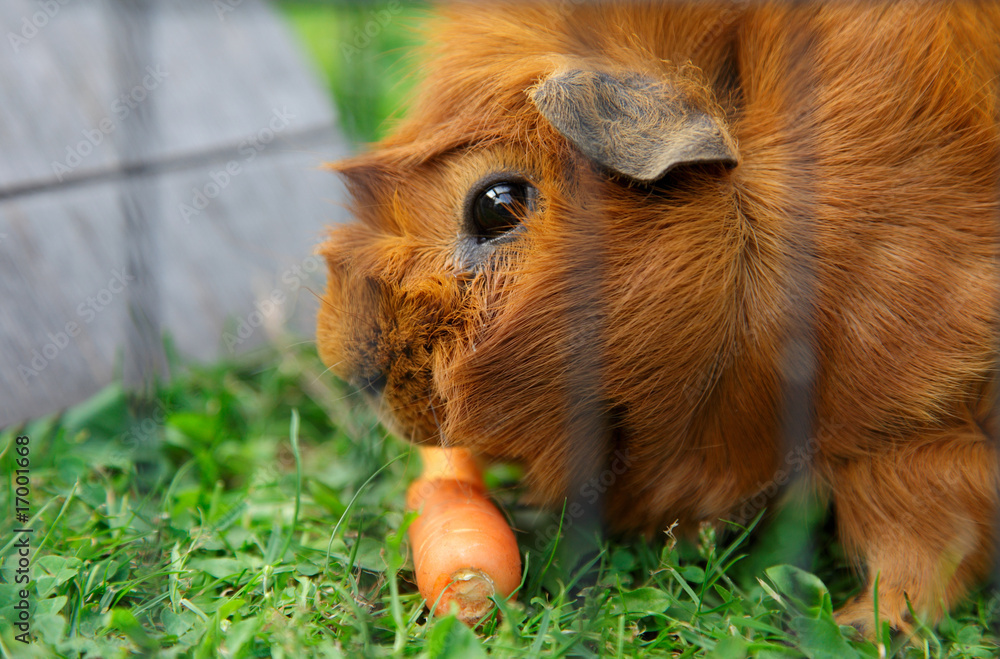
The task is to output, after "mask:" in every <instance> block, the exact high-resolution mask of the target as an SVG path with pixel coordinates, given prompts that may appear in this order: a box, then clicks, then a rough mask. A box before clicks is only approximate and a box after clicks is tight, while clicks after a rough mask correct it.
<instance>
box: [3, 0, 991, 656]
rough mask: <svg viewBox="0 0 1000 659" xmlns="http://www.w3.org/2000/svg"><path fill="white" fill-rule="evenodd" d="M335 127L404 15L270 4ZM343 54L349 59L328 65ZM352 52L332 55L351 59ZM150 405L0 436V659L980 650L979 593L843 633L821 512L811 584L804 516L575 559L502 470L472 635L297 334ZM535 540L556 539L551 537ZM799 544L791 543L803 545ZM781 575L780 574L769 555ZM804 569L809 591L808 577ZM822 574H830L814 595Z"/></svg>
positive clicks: (355, 104)
mask: <svg viewBox="0 0 1000 659" xmlns="http://www.w3.org/2000/svg"><path fill="white" fill-rule="evenodd" d="M284 7H285V9H286V11H287V13H288V15H289V17H290V20H291V21H292V24H293V25H294V26H295V29H296V30H298V31H299V32H300V34H301V35H302V36H303V39H304V43H305V47H306V48H307V50H308V52H310V53H312V55H313V56H314V57H315V59H316V61H317V63H318V64H319V66H320V68H321V69H322V71H323V72H324V75H325V76H326V78H327V80H328V82H329V83H330V85H331V90H332V93H333V95H334V98H335V99H336V102H337V105H338V107H339V108H340V111H341V116H342V119H343V120H344V125H345V129H346V130H348V131H349V132H350V134H351V135H352V136H353V138H354V139H355V140H356V141H359V142H361V141H369V140H372V139H375V138H377V137H378V136H379V135H380V134H382V131H384V128H383V126H384V125H385V120H386V118H387V117H389V116H391V115H392V114H393V113H394V112H395V110H396V109H397V108H398V106H399V105H400V98H401V94H402V93H403V92H404V91H405V89H406V87H407V85H408V84H410V82H409V78H408V77H407V73H406V71H407V68H406V66H405V65H404V63H405V62H406V57H407V52H408V50H409V48H410V46H412V44H413V43H414V42H413V39H412V37H411V36H409V33H408V32H407V29H408V28H407V23H408V22H410V20H411V19H412V18H413V17H414V16H417V15H419V13H420V11H421V10H420V9H419V8H416V9H415V8H413V7H412V6H410V5H406V6H405V7H404V9H403V11H401V12H399V13H398V14H394V15H393V20H391V21H389V22H388V23H387V24H386V26H385V27H384V29H382V30H380V32H379V34H378V35H377V36H376V37H375V38H374V39H372V42H371V43H370V44H369V46H367V47H366V48H364V49H361V50H362V51H364V52H359V53H355V52H353V51H350V50H345V49H344V48H343V47H342V45H343V43H344V41H343V39H344V38H345V35H347V36H349V35H352V34H356V31H355V28H357V27H359V26H360V27H363V26H364V25H365V24H366V22H367V21H370V20H372V18H371V16H372V12H373V11H378V10H379V9H380V8H382V5H378V6H375V5H350V4H344V3H329V4H323V3H317V2H313V3H291V2H287V3H284ZM348 53H349V54H350V58H348V57H347V55H348ZM348 60H350V61H348ZM174 372H175V373H176V374H177V375H176V377H175V378H174V380H172V381H171V382H170V383H169V384H165V385H162V386H161V387H159V388H158V389H157V391H156V392H155V396H154V397H153V398H152V399H149V400H140V399H136V398H134V397H132V396H129V395H127V394H126V393H125V392H123V391H122V390H121V388H120V387H118V386H112V387H109V388H108V389H105V390H104V391H103V392H101V393H100V394H99V395H98V396H96V397H94V398H93V399H91V400H89V401H87V402H85V403H83V404H82V405H80V406H78V407H76V408H73V409H71V410H69V411H67V412H66V413H65V414H63V415H60V416H57V417H52V418H46V419H40V420H37V421H34V422H32V423H29V424H27V425H26V426H25V427H22V428H11V429H7V430H5V431H3V432H2V433H0V462H2V464H3V467H4V469H6V470H7V473H11V474H13V470H14V469H15V468H16V467H15V463H14V460H15V458H16V457H17V456H16V449H17V445H16V437H18V436H19V435H26V436H28V437H30V442H31V443H30V460H31V467H30V469H31V485H30V488H31V492H30V496H29V497H28V499H29V501H30V504H31V515H32V521H31V526H32V527H33V528H34V529H36V531H35V533H34V534H33V536H32V538H31V542H32V557H31V565H32V567H31V569H32V581H31V583H30V584H28V585H27V589H28V591H29V597H28V601H29V603H30V607H31V609H30V610H31V630H32V634H33V635H34V637H35V640H33V641H32V643H31V644H30V645H27V646H25V645H23V644H21V643H20V642H18V641H17V640H16V639H15V634H16V633H17V630H16V629H15V628H14V627H12V624H11V621H12V620H13V617H14V615H15V609H14V606H15V604H17V603H18V602H19V600H20V598H19V593H18V591H19V589H21V588H24V587H25V586H24V585H19V584H16V583H15V579H16V576H17V574H16V569H17V559H18V556H17V553H16V551H15V548H14V542H15V541H16V538H15V537H14V536H13V535H12V534H11V532H10V529H12V528H14V522H13V510H14V505H15V500H14V498H13V497H14V482H13V479H12V481H11V487H9V488H3V490H2V491H0V500H2V501H3V503H4V508H3V510H5V511H10V514H7V515H4V518H3V521H2V522H0V524H2V525H3V526H2V530H3V534H2V535H0V543H3V544H2V551H0V559H2V561H3V563H2V569H0V582H2V583H0V653H2V654H3V656H10V657H28V656H37V657H53V656H55V657H77V656H85V657H102V658H111V657H127V656H163V657H220V656H221V657H313V656H316V657H352V658H353V657H370V656H418V657H455V658H456V659H458V658H461V659H465V658H471V657H476V656H484V655H488V656H496V657H549V656H568V657H597V656H600V657H641V656H672V657H734V658H735V657H745V656H755V657H802V656H805V657H811V658H818V659H819V658H825V657H830V658H831V659H833V658H837V659H840V658H849V657H878V656H881V653H884V654H885V656H900V657H925V656H933V657H991V656H997V654H998V650H997V637H996V636H995V635H993V634H991V632H989V630H988V623H989V621H990V619H991V618H994V617H996V615H997V612H998V610H1000V602H997V601H996V600H991V599H988V598H987V597H986V596H985V595H982V594H980V595H977V596H976V597H974V598H972V600H971V601H970V602H969V603H968V604H967V605H965V606H964V607H962V608H961V609H960V610H959V611H957V612H955V613H954V614H953V617H951V618H948V619H947V620H946V621H945V622H944V623H943V624H942V625H940V626H939V627H938V629H937V630H936V632H930V631H925V634H924V636H922V637H921V638H920V639H918V640H917V641H916V642H915V643H914V644H912V645H909V646H900V644H899V642H898V640H895V641H893V640H892V639H890V640H889V642H888V644H887V645H885V646H883V647H879V646H877V645H875V644H873V643H869V642H866V641H863V640H860V639H857V638H853V637H851V630H849V629H840V628H838V627H837V626H836V625H835V624H834V623H833V620H832V617H831V613H830V612H831V609H832V608H833V607H836V606H838V605H839V604H840V603H842V602H843V601H844V600H845V599H847V598H848V597H849V596H850V595H851V594H852V593H853V592H855V591H856V589H857V588H858V583H857V581H856V580H855V579H854V577H853V576H852V575H851V573H850V570H849V569H848V568H847V566H846V564H845V561H844V559H843V557H842V556H841V555H840V553H839V551H838V548H837V546H836V543H835V542H833V540H832V536H831V531H830V529H829V528H828V520H825V517H824V515H823V513H822V512H821V511H817V510H807V511H805V512H806V514H807V518H808V520H809V524H808V525H807V526H808V528H809V529H810V531H814V532H815V533H816V534H817V535H816V536H815V546H817V547H820V548H822V550H821V551H820V552H819V553H818V554H817V555H816V556H815V557H813V558H812V559H811V560H810V561H809V562H808V564H809V569H810V570H811V571H812V572H814V573H815V574H816V575H818V576H812V575H811V574H809V573H804V572H801V571H799V570H796V569H794V568H789V567H780V565H781V563H782V562H784V561H786V560H788V559H787V557H788V556H794V555H796V554H797V552H796V551H794V548H790V547H789V545H790V543H791V544H794V543H792V542H791V538H793V537H794V536H795V535H796V534H794V533H792V531H798V533H797V535H798V536H802V530H803V528H804V526H803V525H802V524H801V523H799V522H796V521H794V520H793V521H792V522H790V523H785V524H781V523H775V524H767V525H765V524H763V523H762V524H761V526H762V527H766V528H763V530H760V531H758V532H757V533H755V534H754V535H753V536H751V537H748V536H747V534H745V533H743V532H742V531H741V530H740V529H731V530H730V531H729V532H728V533H726V534H723V535H722V536H719V537H717V536H716V535H715V534H714V533H712V532H709V531H706V532H705V533H703V534H702V535H701V536H700V538H698V539H697V542H678V541H675V540H674V539H673V538H672V537H670V536H668V535H667V534H663V535H662V536H660V537H656V538H651V539H648V540H642V539H635V538H617V539H611V540H607V539H605V540H601V541H600V542H599V543H598V544H597V545H595V546H594V549H595V550H594V551H593V552H591V553H588V554H585V555H584V557H583V561H582V563H580V564H578V565H575V564H573V562H572V561H571V560H569V557H572V556H574V554H575V552H574V551H572V550H573V549H574V548H573V547H567V546H566V543H567V542H569V541H568V540H567V538H569V537H570V536H569V534H559V533H552V532H551V531H552V529H558V528H559V525H560V516H559V513H558V511H539V510H535V509H531V508H528V507H525V506H522V505H520V504H519V503H518V501H519V494H520V490H519V486H518V475H519V473H518V470H517V469H516V468H514V467H511V466H508V465H497V466H495V467H493V468H491V469H490V470H489V472H488V473H487V482H488V485H489V486H490V488H491V491H493V492H494V493H496V495H497V497H498V499H499V501H500V503H501V504H502V506H503V507H504V509H505V510H506V511H507V512H508V513H509V514H510V516H511V518H512V521H513V523H514V526H515V527H516V528H517V529H518V538H519V544H520V546H521V547H522V548H523V557H524V561H525V575H524V586H523V587H522V590H521V591H520V592H519V594H518V598H517V602H499V603H498V604H499V605H500V609H501V610H502V611H503V615H502V617H500V618H497V617H496V616H493V617H490V618H488V619H486V620H484V621H483V624H482V625H481V627H480V628H479V630H478V631H477V632H476V633H473V632H472V631H470V630H468V629H466V628H465V627H464V626H462V625H461V624H460V623H457V621H456V620H455V619H454V618H450V617H445V618H441V619H436V620H435V619H428V618H427V617H426V614H425V610H424V605H423V602H422V601H421V598H420V596H419V594H418V593H417V592H416V589H415V587H414V585H413V583H412V579H413V575H412V571H411V570H412V565H411V564H410V562H409V557H408V544H407V541H406V539H405V534H404V533H403V531H402V530H403V529H405V527H406V524H407V522H408V518H407V515H406V513H405V512H404V506H403V497H404V492H405V488H406V486H407V484H408V483H409V481H410V480H411V479H412V478H413V477H414V476H415V475H416V473H417V471H418V466H419V465H418V464H417V460H416V458H415V454H414V453H413V451H412V449H411V448H410V447H409V446H407V445H405V444H404V443H402V442H400V441H399V440H397V439H395V438H393V437H391V436H389V435H388V434H387V433H386V432H385V431H384V430H383V429H382V428H381V427H380V426H378V424H377V423H376V422H375V420H374V418H373V417H372V415H371V413H370V412H369V411H368V410H367V409H366V408H365V407H364V406H363V405H360V404H359V403H360V401H358V400H357V397H356V395H355V394H354V393H352V391H351V390H349V389H348V388H346V387H344V386H342V385H341V384H339V383H337V382H336V381H335V380H334V379H333V378H332V377H331V376H330V375H328V374H324V368H323V366H322V364H320V362H319V360H318V359H317V357H316V355H315V349H314V347H313V346H312V345H311V344H310V343H308V342H306V343H304V344H301V343H300V344H297V345H296V346H295V347H293V348H278V347H274V348H271V349H268V350H265V351H261V352H258V353H256V354H254V355H251V356H248V357H246V358H244V359H242V360H240V361H238V362H230V363H220V364H217V365H214V366H210V367H199V368H183V367H180V366H175V368H174ZM550 538H551V539H550ZM806 555H808V554H806ZM776 566H778V567H776ZM820 579H822V581H821V580H820ZM828 587H829V588H828Z"/></svg>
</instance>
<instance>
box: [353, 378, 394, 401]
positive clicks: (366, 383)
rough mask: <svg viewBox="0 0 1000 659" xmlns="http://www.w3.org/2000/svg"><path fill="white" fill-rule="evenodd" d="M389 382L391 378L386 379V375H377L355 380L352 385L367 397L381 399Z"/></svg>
mask: <svg viewBox="0 0 1000 659" xmlns="http://www.w3.org/2000/svg"><path fill="white" fill-rule="evenodd" d="M388 382H389V378H388V377H386V374H385V373H376V374H375V375H369V376H363V377H358V378H355V379H354V382H352V383H351V384H353V385H354V386H355V387H356V388H358V389H360V390H361V392H362V393H363V394H365V395H367V396H370V397H372V398H380V397H381V396H382V395H383V394H384V393H385V388H386V385H387V384H388Z"/></svg>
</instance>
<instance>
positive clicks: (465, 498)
mask: <svg viewBox="0 0 1000 659" xmlns="http://www.w3.org/2000/svg"><path fill="white" fill-rule="evenodd" d="M420 455H421V457H422V458H423V462H424V470H423V473H422V474H421V476H420V478H418V479H417V480H415V481H414V482H413V483H412V484H411V485H410V488H409V490H408V491H407V493H406V506H407V508H409V509H410V510H417V511H419V513H420V514H419V516H418V517H417V518H416V519H415V520H414V521H413V524H412V525H410V543H411V544H412V545H413V566H414V571H415V572H416V577H417V588H418V589H419V590H420V594H421V595H423V597H424V599H425V600H427V606H428V607H432V611H431V612H432V613H434V612H435V611H440V612H442V613H447V612H448V611H449V610H450V608H451V603H452V602H454V603H455V604H456V605H457V606H458V617H459V619H461V620H462V621H463V622H464V623H465V624H467V625H470V626H471V625H473V624H475V622H476V621H477V620H479V619H480V618H482V617H483V616H484V615H486V614H487V613H488V612H489V610H490V608H491V607H492V606H493V602H492V601H491V600H490V597H491V596H492V595H494V594H496V595H499V596H500V597H507V596H509V595H510V594H511V593H513V592H514V589H516V588H517V587H518V585H519V584H520V582H521V556H520V554H519V553H518V551H517V541H516V540H515V539H514V533H513V531H511V529H510V526H509V525H508V524H507V520H506V518H504V516H503V515H502V514H501V513H500V511H499V510H497V508H496V506H494V505H493V504H492V503H490V501H489V499H488V498H487V497H486V487H485V486H484V484H483V477H482V475H481V473H480V471H479V467H478V465H477V464H476V462H475V459H474V458H473V457H472V454H471V453H469V452H468V451H467V450H465V449H448V448H438V447H420ZM435 605H436V608H435Z"/></svg>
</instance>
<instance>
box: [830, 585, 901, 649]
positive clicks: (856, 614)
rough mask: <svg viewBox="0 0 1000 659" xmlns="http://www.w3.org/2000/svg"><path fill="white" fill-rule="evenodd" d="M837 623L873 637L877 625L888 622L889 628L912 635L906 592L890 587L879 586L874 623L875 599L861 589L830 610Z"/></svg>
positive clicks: (865, 635) (870, 637) (869, 637)
mask: <svg viewBox="0 0 1000 659" xmlns="http://www.w3.org/2000/svg"><path fill="white" fill-rule="evenodd" d="M833 617H834V619H835V620H836V621H837V624H839V625H850V626H851V627H854V628H855V629H857V630H858V631H859V632H861V634H862V636H864V637H865V638H868V639H874V638H875V635H876V631H877V629H878V627H879V626H881V625H883V624H884V623H886V622H888V623H889V627H890V628H891V629H892V631H893V632H898V633H900V634H902V635H903V636H905V637H907V638H909V637H910V636H912V635H913V632H914V627H913V616H912V615H910V607H909V606H908V605H907V598H906V593H904V592H903V591H901V590H897V589H893V588H881V587H880V588H879V593H878V624H876V621H875V599H874V598H873V597H872V593H871V592H870V591H869V592H865V593H863V594H861V595H858V596H857V597H855V598H853V599H852V600H850V601H849V602H848V603H847V604H845V605H844V606H842V607H841V608H840V609H838V610H837V611H836V612H835V613H834V614H833Z"/></svg>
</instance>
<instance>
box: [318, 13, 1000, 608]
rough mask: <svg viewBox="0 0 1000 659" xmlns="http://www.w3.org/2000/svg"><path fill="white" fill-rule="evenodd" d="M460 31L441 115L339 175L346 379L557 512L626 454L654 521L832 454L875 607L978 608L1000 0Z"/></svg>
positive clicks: (681, 517) (442, 59)
mask: <svg viewBox="0 0 1000 659" xmlns="http://www.w3.org/2000/svg"><path fill="white" fill-rule="evenodd" d="M428 35H429V40H430V46H429V53H428V56H429V63H428V64H427V67H426V69H424V72H425V73H424V79H423V81H422V86H421V87H420V90H419V92H418V95H417V97H416V99H415V101H414V103H413V106H412V108H411V111H410V113H409V115H408V119H406V120H405V121H403V122H402V123H401V124H400V125H399V126H398V127H397V128H396V130H395V132H394V133H393V134H392V135H391V136H390V137H389V138H388V139H386V140H384V141H383V142H381V143H380V144H378V145H377V146H376V148H375V149H374V150H372V151H371V152H369V153H365V154H363V155H360V156H358V157H355V158H352V159H350V160H347V161H345V162H340V163H337V164H335V165H333V169H335V170H336V171H337V172H339V173H340V174H341V175H342V176H343V177H344V179H345V180H346V182H347V184H348V187H349V190H350V192H351V194H352V196H353V199H354V212H355V214H356V216H357V221H356V222H354V223H352V224H348V225H344V226H338V227H335V228H334V229H333V230H332V232H331V235H330V238H329V241H328V242H326V243H325V244H324V245H323V246H322V247H321V252H322V254H323V255H324V256H325V257H326V260H327V262H328V264H329V285H328V290H327V293H326V296H325V298H324V301H323V302H324V303H323V304H322V309H321V311H320V314H319V322H318V344H319V349H320V354H321V356H322V358H323V359H324V361H325V362H326V363H327V364H328V365H330V366H331V368H332V369H333V371H334V372H335V373H336V374H338V375H339V376H340V377H342V378H344V379H346V380H348V381H350V382H353V383H355V384H357V385H359V386H360V387H362V388H363V389H365V390H366V391H368V392H370V393H371V394H372V396H373V398H374V399H376V400H377V401H378V405H379V406H380V408H381V409H382V410H383V411H384V412H385V417H386V419H387V422H388V423H389V424H390V426H391V427H393V428H394V429H395V430H396V431H397V432H398V433H399V434H400V435H401V436H402V437H405V438H408V439H409V440H411V441H413V442H418V443H449V444H455V445H464V446H468V447H470V448H472V449H473V450H475V451H478V452H480V453H482V454H486V455H490V456H497V457H502V458H506V459H513V460H517V461H520V462H522V463H523V464H524V465H525V473H526V478H527V481H528V484H529V485H530V487H531V489H532V491H533V492H534V496H535V497H536V499H537V500H539V501H543V502H548V503H552V504H557V503H559V502H561V501H563V500H564V498H565V497H567V496H571V497H572V496H574V492H575V493H576V494H577V495H578V494H579V489H578V488H579V487H580V484H581V480H580V478H579V475H580V473H583V474H585V475H586V474H593V473H598V472H597V471H595V470H594V468H593V467H592V466H593V465H612V466H613V467H614V471H613V473H614V475H615V478H613V479H607V485H608V488H607V492H606V495H605V499H604V501H603V507H604V515H605V518H606V520H607V521H608V522H609V523H610V524H611V525H612V526H613V527H614V528H617V529H620V530H635V531H645V532H650V531H655V530H657V529H665V528H667V527H668V526H669V525H670V524H672V523H673V522H675V521H678V522H679V523H680V525H681V528H687V529H690V528H694V527H697V525H699V524H702V523H706V522H707V523H719V520H725V519H734V518H738V517H739V516H740V515H741V514H742V513H741V510H744V511H745V509H746V504H747V502H748V501H753V500H755V497H758V496H760V495H762V494H767V493H770V492H773V490H774V489H775V488H774V487H773V486H774V484H775V483H776V482H778V483H779V484H780V482H781V479H782V478H786V479H787V474H788V473H789V472H790V470H794V466H795V465H793V464H791V463H792V462H802V463H808V472H809V474H810V475H811V479H812V481H813V482H814V483H815V485H816V487H817V488H818V489H819V490H820V491H822V492H823V493H824V495H825V496H827V497H828V498H829V499H830V500H831V501H832V504H833V506H834V510H835V515H836V520H837V524H838V533H839V538H840V540H841V541H842V543H843V545H844V547H845V548H846V549H847V551H848V552H849V554H850V555H851V556H852V557H853V558H854V559H855V560H856V561H857V563H858V565H859V566H860V567H861V569H863V570H864V573H865V574H866V575H867V578H868V583H869V585H868V587H867V588H866V590H865V591H864V592H863V593H862V594H861V595H860V596H858V598H857V599H856V600H854V601H853V602H851V603H849V604H848V605H847V606H846V607H844V608H843V609H842V610H841V612H840V619H841V620H842V621H844V622H848V623H852V624H856V625H858V626H861V627H864V626H866V625H870V623H871V621H872V605H873V597H872V584H873V583H874V580H875V577H876V575H878V576H879V590H878V602H879V610H880V613H881V614H882V615H883V616H884V617H885V618H887V619H888V620H889V621H891V622H892V623H893V624H894V625H897V626H902V625H906V624H907V617H908V615H909V614H908V605H907V602H908V601H909V603H910V604H912V606H913V608H914V610H915V611H917V612H918V613H920V614H921V615H922V616H926V617H927V618H929V619H932V620H933V619H935V618H936V617H938V616H940V615H941V613H942V611H943V610H944V609H945V608H947V607H948V606H951V605H952V604H953V603H955V602H956V601H957V600H959V599H960V598H961V597H962V596H963V595H964V594H965V593H966V592H967V590H968V588H969V586H970V585H972V584H973V583H975V582H976V580H977V579H980V578H981V577H982V576H983V575H984V574H985V573H986V572H987V571H988V568H989V565H990V563H991V560H992V553H993V549H994V542H993V534H994V527H995V524H994V518H995V517H996V513H997V508H998V495H997V492H998V480H1000V478H998V467H997V462H998V460H997V452H996V450H995V448H994V446H993V444H992V443H991V441H990V439H989V437H990V433H991V432H992V431H993V422H992V402H993V396H994V392H995V369H994V363H995V360H996V357H997V355H996V350H995V346H996V333H995V320H996V313H997V311H998V309H997V299H998V294H1000V291H998V285H997V283H998V271H997V266H996V264H995V256H996V252H997V239H998V235H997V234H998V231H997V228H998V223H1000V204H998V193H1000V167H998V163H1000V131H998V117H1000V102H998V99H1000V78H998V75H1000V39H998V37H997V35H1000V5H998V4H996V3H975V4H974V3H967V4H944V3H936V2H926V3H921V2H906V3H898V4H894V3H860V2H859V3H850V2H847V3H841V2H838V3H831V4H812V3H798V4H791V3H787V4H786V3H775V4H768V3H740V4H732V5H727V4H714V5H713V4H706V3H702V2H699V3H690V4H684V3H676V2H671V3H663V4H659V5H655V4H644V5H634V4H627V3H620V2H609V3H606V4H599V3H592V2H571V1H570V0H564V1H563V2H555V3H552V4H548V5H541V6H539V5H537V4H528V3H512V2H500V3H489V4H488V5H487V3H458V4H456V5H452V6H450V7H447V8H444V9H442V10H441V16H440V17H439V18H438V19H436V20H435V21H434V22H432V24H431V27H430V29H429V32H428ZM595 437H597V438H598V439H597V440H595V439H594V438H595ZM803 437H805V438H806V439H805V440H803ZM790 438H791V439H790ZM793 449H794V450H793ZM581 465H584V467H581ZM585 465H591V467H590V468H589V471H588V468H587V467H585ZM581 469H582V472H581V471H580V470H581ZM598 469H599V468H598ZM612 481H613V482H612ZM601 482H604V481H601ZM586 485H587V483H586V482H584V483H583V486H584V487H585V486H586Z"/></svg>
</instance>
